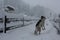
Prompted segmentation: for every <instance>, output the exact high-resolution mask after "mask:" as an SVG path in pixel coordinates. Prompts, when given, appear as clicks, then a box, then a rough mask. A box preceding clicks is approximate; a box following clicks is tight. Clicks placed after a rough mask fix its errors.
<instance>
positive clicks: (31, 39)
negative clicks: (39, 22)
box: [0, 19, 60, 40]
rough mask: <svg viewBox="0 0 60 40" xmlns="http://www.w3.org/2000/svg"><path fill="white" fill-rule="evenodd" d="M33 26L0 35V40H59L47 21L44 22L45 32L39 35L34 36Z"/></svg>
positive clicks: (59, 36) (58, 36) (59, 37)
mask: <svg viewBox="0 0 60 40" xmlns="http://www.w3.org/2000/svg"><path fill="white" fill-rule="evenodd" d="M35 24H36V23H33V24H31V25H28V26H25V27H21V28H17V29H14V30H10V31H7V33H6V34H4V33H1V34H0V40H60V35H58V34H57V32H56V29H55V28H54V27H53V25H52V24H51V22H50V21H49V20H48V19H47V20H46V21H45V27H46V30H44V31H43V30H42V31H41V34H40V35H34V30H35Z"/></svg>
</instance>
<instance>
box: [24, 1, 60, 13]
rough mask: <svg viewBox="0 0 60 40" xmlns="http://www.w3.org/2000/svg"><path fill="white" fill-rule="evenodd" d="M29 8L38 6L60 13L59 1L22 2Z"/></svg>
mask: <svg viewBox="0 0 60 40" xmlns="http://www.w3.org/2000/svg"><path fill="white" fill-rule="evenodd" d="M23 1H25V2H26V3H28V4H30V5H31V6H35V5H40V6H44V7H46V8H50V9H51V10H53V11H54V12H56V13H60V0H23Z"/></svg>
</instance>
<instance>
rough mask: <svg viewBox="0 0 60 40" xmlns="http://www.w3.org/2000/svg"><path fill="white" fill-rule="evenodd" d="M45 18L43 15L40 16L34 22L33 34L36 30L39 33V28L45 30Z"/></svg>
mask: <svg viewBox="0 0 60 40" xmlns="http://www.w3.org/2000/svg"><path fill="white" fill-rule="evenodd" d="M45 19H46V18H45V17H44V16H41V19H40V20H39V21H38V22H37V23H36V26H35V31H34V34H37V32H39V34H40V32H41V28H42V29H43V30H45V26H44V23H45Z"/></svg>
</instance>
